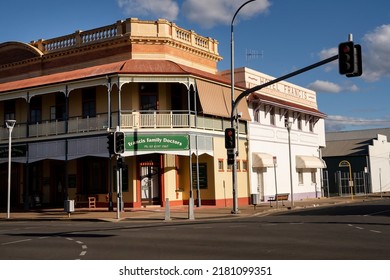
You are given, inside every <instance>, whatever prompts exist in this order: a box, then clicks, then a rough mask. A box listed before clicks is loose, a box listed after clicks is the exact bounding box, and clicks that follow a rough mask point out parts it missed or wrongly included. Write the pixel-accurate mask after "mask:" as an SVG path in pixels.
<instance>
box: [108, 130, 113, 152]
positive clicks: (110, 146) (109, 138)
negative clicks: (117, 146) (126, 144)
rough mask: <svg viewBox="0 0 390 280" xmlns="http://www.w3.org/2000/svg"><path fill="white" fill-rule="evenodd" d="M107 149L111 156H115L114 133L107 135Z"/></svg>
mask: <svg viewBox="0 0 390 280" xmlns="http://www.w3.org/2000/svg"><path fill="white" fill-rule="evenodd" d="M107 149H108V152H109V153H110V155H113V154H114V132H109V133H108V135H107Z"/></svg>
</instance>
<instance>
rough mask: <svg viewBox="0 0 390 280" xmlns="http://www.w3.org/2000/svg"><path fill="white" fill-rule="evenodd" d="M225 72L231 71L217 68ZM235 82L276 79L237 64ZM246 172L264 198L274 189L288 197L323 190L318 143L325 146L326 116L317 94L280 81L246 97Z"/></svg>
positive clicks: (250, 85)
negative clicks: (319, 108) (320, 109)
mask: <svg viewBox="0 0 390 280" xmlns="http://www.w3.org/2000/svg"><path fill="white" fill-rule="evenodd" d="M221 74H222V75H224V76H229V75H230V72H229V71H225V72H222V73H221ZM235 77H236V79H235V80H236V84H238V85H241V86H243V87H246V88H253V87H255V86H257V85H260V84H264V83H267V82H269V81H272V80H274V79H275V78H274V77H271V76H269V75H266V74H264V73H261V72H258V71H254V70H252V69H248V68H240V69H235ZM248 106H249V111H250V116H251V118H252V119H251V121H250V122H248V165H249V166H250V168H248V172H249V173H250V182H249V183H250V190H251V193H252V194H258V199H259V202H266V201H267V200H268V199H269V198H270V197H275V194H277V193H279V194H280V193H288V194H289V199H290V200H291V193H293V199H294V200H300V199H306V198H314V197H320V196H321V195H322V176H321V175H322V170H321V169H322V168H325V167H326V164H325V162H324V161H323V160H322V156H321V148H323V147H325V127H324V117H325V115H324V114H323V113H321V112H320V111H319V110H318V105H317V99H316V93H315V92H314V91H312V90H310V89H307V88H303V87H301V86H298V85H295V84H292V83H289V82H287V81H281V82H278V83H275V84H273V85H271V86H268V87H266V88H263V89H261V90H260V91H259V92H255V93H253V94H251V95H250V96H249V97H248Z"/></svg>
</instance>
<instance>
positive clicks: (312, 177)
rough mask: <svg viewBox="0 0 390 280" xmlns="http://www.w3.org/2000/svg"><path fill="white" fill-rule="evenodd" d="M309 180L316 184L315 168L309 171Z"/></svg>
mask: <svg viewBox="0 0 390 280" xmlns="http://www.w3.org/2000/svg"><path fill="white" fill-rule="evenodd" d="M311 182H312V184H316V183H317V172H316V170H313V171H312V172H311Z"/></svg>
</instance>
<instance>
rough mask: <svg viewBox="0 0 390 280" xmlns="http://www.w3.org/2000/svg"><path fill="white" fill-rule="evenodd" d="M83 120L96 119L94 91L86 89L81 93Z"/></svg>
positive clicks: (93, 89)
mask: <svg viewBox="0 0 390 280" xmlns="http://www.w3.org/2000/svg"><path fill="white" fill-rule="evenodd" d="M82 103H83V118H87V117H90V118H94V117H96V89H95V88H86V89H83V93H82Z"/></svg>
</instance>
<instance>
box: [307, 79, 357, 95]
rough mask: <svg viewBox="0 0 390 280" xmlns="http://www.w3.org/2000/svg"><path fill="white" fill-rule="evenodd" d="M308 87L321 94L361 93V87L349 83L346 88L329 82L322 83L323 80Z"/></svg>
mask: <svg viewBox="0 0 390 280" xmlns="http://www.w3.org/2000/svg"><path fill="white" fill-rule="evenodd" d="M307 87H308V88H309V89H311V90H314V91H315V92H319V93H339V92H342V91H346V92H356V91H359V87H358V86H356V85H354V84H349V83H348V84H347V85H345V86H340V85H338V84H335V83H332V82H329V81H321V80H316V81H315V82H313V83H311V84H309V85H308V86H307Z"/></svg>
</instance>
